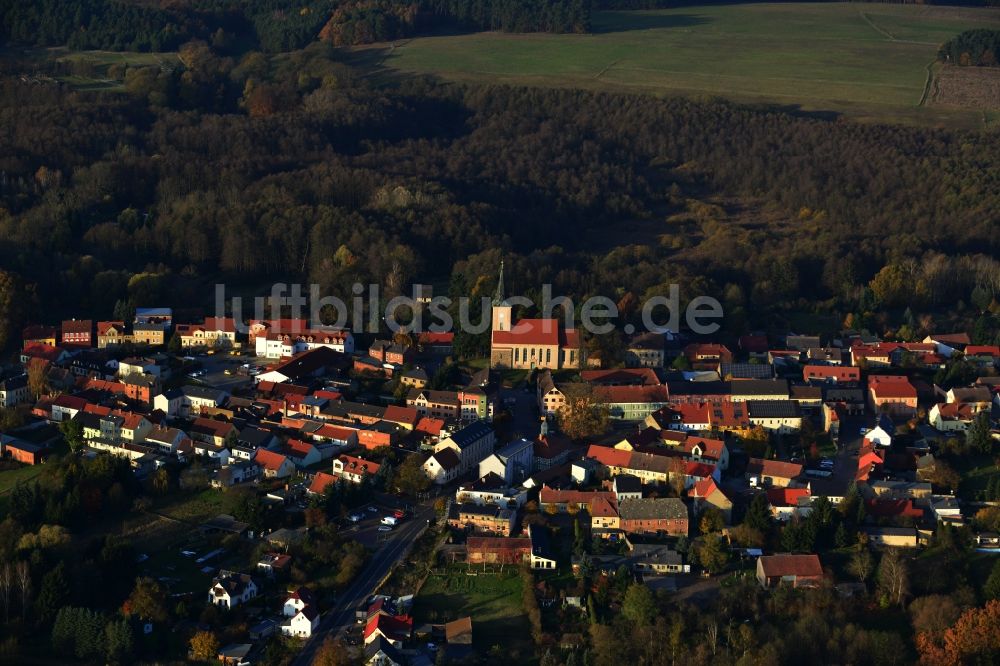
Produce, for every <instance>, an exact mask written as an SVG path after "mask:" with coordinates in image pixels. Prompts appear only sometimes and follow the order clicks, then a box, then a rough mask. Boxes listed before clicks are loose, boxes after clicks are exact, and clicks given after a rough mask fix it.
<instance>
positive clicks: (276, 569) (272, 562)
mask: <svg viewBox="0 0 1000 666" xmlns="http://www.w3.org/2000/svg"><path fill="white" fill-rule="evenodd" d="M291 565H292V556H291V555H288V554H287V553H264V554H263V555H262V556H261V558H260V559H259V560H257V571H262V572H263V573H264V574H265V575H266V576H267V577H268V578H274V577H275V576H278V575H279V574H282V573H284V572H287V571H288V570H289V569H290V567H291Z"/></svg>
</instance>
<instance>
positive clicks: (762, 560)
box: [757, 553, 823, 590]
mask: <svg viewBox="0 0 1000 666" xmlns="http://www.w3.org/2000/svg"><path fill="white" fill-rule="evenodd" d="M822 581H823V566H822V565H821V564H820V561H819V556H818V555H792V554H788V553H783V554H780V555H762V556H760V557H759V558H757V582H759V583H760V586H761V587H762V588H764V589H765V590H767V589H773V588H775V587H778V586H779V585H791V586H792V587H816V586H818V585H819V584H820V583H822Z"/></svg>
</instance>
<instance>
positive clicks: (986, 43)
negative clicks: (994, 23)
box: [938, 30, 1000, 67]
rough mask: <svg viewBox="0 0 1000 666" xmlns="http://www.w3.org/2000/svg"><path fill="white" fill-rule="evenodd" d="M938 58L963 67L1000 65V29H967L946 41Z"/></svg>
mask: <svg viewBox="0 0 1000 666" xmlns="http://www.w3.org/2000/svg"><path fill="white" fill-rule="evenodd" d="M938 58H939V59H941V60H943V61H945V62H950V63H954V64H956V65H960V66H963V67H969V66H974V67H997V66H1000V31H997V30H966V31H965V32H963V33H960V34H959V35H956V36H955V37H954V38H952V39H949V40H948V41H947V42H945V43H944V44H943V45H942V46H941V50H940V52H939V53H938Z"/></svg>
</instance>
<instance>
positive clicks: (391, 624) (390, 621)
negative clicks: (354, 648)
mask: <svg viewBox="0 0 1000 666" xmlns="http://www.w3.org/2000/svg"><path fill="white" fill-rule="evenodd" d="M376 631H378V632H380V633H382V635H384V636H385V637H386V638H391V639H393V640H401V641H402V640H406V639H408V638H409V637H410V632H411V631H413V618H411V617H408V616H405V615H403V616H396V617H393V616H391V615H385V614H382V613H380V614H378V615H374V616H372V618H371V619H370V620H368V624H366V625H365V639H367V638H368V637H369V636H371V635H372V634H374V633H375V632H376Z"/></svg>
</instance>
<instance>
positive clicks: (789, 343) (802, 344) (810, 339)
mask: <svg viewBox="0 0 1000 666" xmlns="http://www.w3.org/2000/svg"><path fill="white" fill-rule="evenodd" d="M785 346H786V347H788V348H789V349H795V350H797V351H799V352H808V351H809V350H810V349H815V348H816V347H822V346H823V343H822V342H821V341H820V338H819V336H818V335H796V334H794V333H791V334H789V335H787V336H785Z"/></svg>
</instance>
